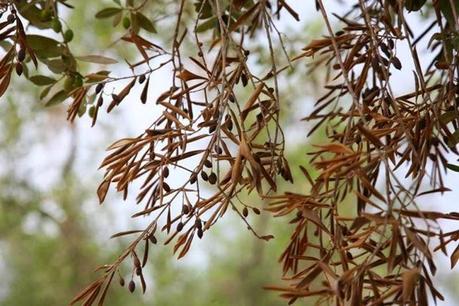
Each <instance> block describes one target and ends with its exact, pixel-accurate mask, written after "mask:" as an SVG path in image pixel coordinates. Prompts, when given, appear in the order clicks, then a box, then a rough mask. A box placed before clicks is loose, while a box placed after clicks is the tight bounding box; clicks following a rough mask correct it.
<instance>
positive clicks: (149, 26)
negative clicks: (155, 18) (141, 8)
mask: <svg viewBox="0 0 459 306" xmlns="http://www.w3.org/2000/svg"><path fill="white" fill-rule="evenodd" d="M136 17H137V22H138V23H139V26H140V27H141V28H142V29H144V30H147V31H148V32H151V33H157V32H156V29H155V26H154V24H153V22H151V20H150V19H148V17H147V16H145V15H143V14H142V13H140V12H138V13H136Z"/></svg>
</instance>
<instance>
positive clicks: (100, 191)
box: [97, 180, 110, 204]
mask: <svg viewBox="0 0 459 306" xmlns="http://www.w3.org/2000/svg"><path fill="white" fill-rule="evenodd" d="M109 187H110V181H109V180H104V181H103V182H102V183H101V184H100V185H99V188H97V196H98V197H99V203H100V204H102V203H103V202H104V200H105V197H106V196H107V192H108V188H109Z"/></svg>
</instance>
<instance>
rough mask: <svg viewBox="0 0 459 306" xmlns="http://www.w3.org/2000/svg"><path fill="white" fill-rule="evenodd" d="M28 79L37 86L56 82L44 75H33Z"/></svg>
mask: <svg viewBox="0 0 459 306" xmlns="http://www.w3.org/2000/svg"><path fill="white" fill-rule="evenodd" d="M29 80H30V81H31V82H32V83H34V84H35V85H37V86H46V85H51V84H54V83H56V80H55V79H53V78H50V77H47V76H45V75H34V76H31V77H30V78H29Z"/></svg>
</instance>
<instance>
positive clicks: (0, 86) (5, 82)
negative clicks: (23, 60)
mask: <svg viewBox="0 0 459 306" xmlns="http://www.w3.org/2000/svg"><path fill="white" fill-rule="evenodd" d="M11 67H12V66H11ZM12 71H13V69H12V68H10V69H8V71H7V72H6V75H5V76H3V79H2V80H1V81H0V97H1V96H3V95H4V94H5V92H6V90H7V89H8V86H9V84H10V80H11V73H12Z"/></svg>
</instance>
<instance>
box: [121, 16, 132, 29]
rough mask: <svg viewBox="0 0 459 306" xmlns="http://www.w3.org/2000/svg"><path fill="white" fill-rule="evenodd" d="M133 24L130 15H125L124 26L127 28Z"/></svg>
mask: <svg viewBox="0 0 459 306" xmlns="http://www.w3.org/2000/svg"><path fill="white" fill-rule="evenodd" d="M130 26H131V19H129V17H127V16H126V17H124V18H123V27H124V28H125V29H129V27H130Z"/></svg>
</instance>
